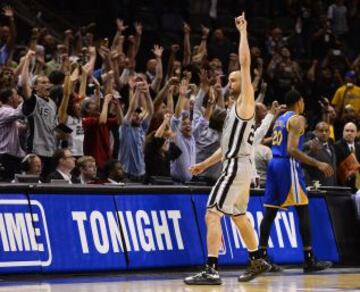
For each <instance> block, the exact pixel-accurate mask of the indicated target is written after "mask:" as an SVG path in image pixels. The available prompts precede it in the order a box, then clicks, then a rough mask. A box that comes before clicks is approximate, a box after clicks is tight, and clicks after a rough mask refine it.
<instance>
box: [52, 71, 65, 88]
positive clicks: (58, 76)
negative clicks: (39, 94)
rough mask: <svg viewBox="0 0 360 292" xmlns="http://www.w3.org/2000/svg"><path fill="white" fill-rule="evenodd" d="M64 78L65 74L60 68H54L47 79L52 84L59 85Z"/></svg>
mask: <svg viewBox="0 0 360 292" xmlns="http://www.w3.org/2000/svg"><path fill="white" fill-rule="evenodd" d="M64 80H65V74H64V73H63V72H62V71H60V70H54V71H51V73H50V75H49V81H50V83H52V84H54V85H61V84H63V83H64Z"/></svg>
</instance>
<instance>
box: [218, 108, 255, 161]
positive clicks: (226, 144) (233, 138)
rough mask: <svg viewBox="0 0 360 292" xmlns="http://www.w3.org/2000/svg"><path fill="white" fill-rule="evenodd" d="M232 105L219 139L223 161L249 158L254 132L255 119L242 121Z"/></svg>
mask: <svg viewBox="0 0 360 292" xmlns="http://www.w3.org/2000/svg"><path fill="white" fill-rule="evenodd" d="M235 105H236V104H234V105H233V106H232V107H231V108H230V110H229V112H228V115H227V117H226V120H225V123H224V129H223V132H222V138H221V149H222V153H223V160H226V159H231V158H236V157H245V156H250V155H251V153H252V147H253V145H252V143H253V139H254V131H255V118H254V117H252V118H251V119H248V120H244V119H241V118H240V117H239V116H238V114H237V113H236V107H235Z"/></svg>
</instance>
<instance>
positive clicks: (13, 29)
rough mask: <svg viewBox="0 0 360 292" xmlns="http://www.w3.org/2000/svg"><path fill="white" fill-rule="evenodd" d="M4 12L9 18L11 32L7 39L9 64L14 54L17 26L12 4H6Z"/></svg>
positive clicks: (7, 61)
mask: <svg viewBox="0 0 360 292" xmlns="http://www.w3.org/2000/svg"><path fill="white" fill-rule="evenodd" d="M3 14H4V16H6V17H7V18H8V19H9V22H10V34H9V37H8V39H7V40H6V46H7V49H8V54H9V55H8V58H7V60H6V63H7V64H10V62H11V60H12V56H13V53H14V49H15V39H16V26H15V20H14V10H13V9H12V8H11V7H10V6H5V7H4V8H3Z"/></svg>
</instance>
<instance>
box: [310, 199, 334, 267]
mask: <svg viewBox="0 0 360 292" xmlns="http://www.w3.org/2000/svg"><path fill="white" fill-rule="evenodd" d="M309 206H310V220H311V230H312V238H313V247H314V253H315V256H316V257H317V258H318V259H319V260H328V261H332V262H339V261H340V257H339V253H338V250H337V246H336V240H335V234H334V230H333V228H332V222H331V218H330V214H329V210H328V207H327V204H326V201H325V199H323V198H311V199H310V205H309Z"/></svg>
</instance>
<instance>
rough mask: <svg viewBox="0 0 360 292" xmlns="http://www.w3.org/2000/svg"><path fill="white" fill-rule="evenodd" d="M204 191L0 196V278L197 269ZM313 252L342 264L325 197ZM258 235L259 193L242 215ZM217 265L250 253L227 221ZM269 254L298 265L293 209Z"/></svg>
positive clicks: (282, 215)
mask: <svg viewBox="0 0 360 292" xmlns="http://www.w3.org/2000/svg"><path fill="white" fill-rule="evenodd" d="M207 197H208V195H207V194H193V195H192V194H156V193H153V194H117V195H113V194H100V193H99V194H88V195H87V194H81V195H79V194H30V195H26V194H2V195H0V273H19V272H69V271H75V272H76V271H102V270H126V269H147V268H166V267H180V266H198V265H202V264H204V262H205V260H206V255H207V250H206V244H205V239H206V226H205V212H206V202H207ZM310 214H311V220H312V235H313V243H314V251H315V255H316V256H317V258H319V259H322V260H331V261H333V262H338V261H339V256H338V252H337V247H336V242H335V238H334V233H333V230H332V224H331V219H330V216H329V212H328V209H327V205H326V202H325V200H324V198H322V197H319V198H317V197H315V198H311V199H310ZM247 215H248V217H249V220H250V221H251V223H252V224H253V226H255V230H256V232H257V234H259V226H260V223H261V220H262V218H263V215H264V209H263V204H262V197H261V196H252V197H251V198H250V202H249V208H248V213H247ZM222 228H223V236H222V244H221V249H220V255H219V260H220V264H225V265H245V264H247V262H248V253H247V250H246V248H245V243H244V241H243V239H242V237H241V235H240V234H239V232H238V230H237V228H236V226H235V225H234V223H233V222H232V220H231V218H230V217H228V216H226V217H224V218H223V219H222ZM269 254H270V257H271V258H272V259H273V260H274V262H276V263H292V264H294V263H301V262H302V261H303V249H302V242H301V237H300V234H299V221H298V217H297V214H296V211H295V209H294V208H289V210H288V211H286V210H280V211H279V213H278V215H277V217H276V220H275V222H274V225H273V228H272V231H271V235H270V240H269Z"/></svg>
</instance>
